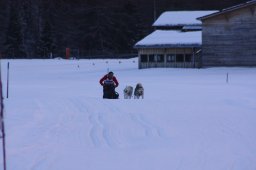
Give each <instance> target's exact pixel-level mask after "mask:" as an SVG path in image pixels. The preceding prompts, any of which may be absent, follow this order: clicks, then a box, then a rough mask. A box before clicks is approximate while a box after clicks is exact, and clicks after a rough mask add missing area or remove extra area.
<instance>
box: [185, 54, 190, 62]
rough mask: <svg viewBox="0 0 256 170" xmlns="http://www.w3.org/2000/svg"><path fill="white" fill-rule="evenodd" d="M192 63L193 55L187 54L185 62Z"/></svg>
mask: <svg viewBox="0 0 256 170" xmlns="http://www.w3.org/2000/svg"><path fill="white" fill-rule="evenodd" d="M191 61H192V55H191V54H186V55H185V62H191Z"/></svg>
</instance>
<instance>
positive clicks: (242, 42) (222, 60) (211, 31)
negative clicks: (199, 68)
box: [202, 5, 256, 67]
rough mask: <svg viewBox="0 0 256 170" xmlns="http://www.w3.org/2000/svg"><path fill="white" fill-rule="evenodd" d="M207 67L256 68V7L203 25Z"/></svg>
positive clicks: (203, 48)
mask: <svg viewBox="0 0 256 170" xmlns="http://www.w3.org/2000/svg"><path fill="white" fill-rule="evenodd" d="M202 34H203V35H202V65H203V66H206V67H207V66H256V5H254V6H253V7H250V8H249V7H248V8H244V9H239V10H236V11H234V12H232V13H229V14H225V15H221V16H216V17H213V18H209V19H206V20H205V21H203V31H202Z"/></svg>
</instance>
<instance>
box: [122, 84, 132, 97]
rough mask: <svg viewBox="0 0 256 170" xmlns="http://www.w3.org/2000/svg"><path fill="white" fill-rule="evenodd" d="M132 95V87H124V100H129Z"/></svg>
mask: <svg viewBox="0 0 256 170" xmlns="http://www.w3.org/2000/svg"><path fill="white" fill-rule="evenodd" d="M132 93H133V87H132V86H126V87H125V89H124V98H125V99H131V98H132Z"/></svg>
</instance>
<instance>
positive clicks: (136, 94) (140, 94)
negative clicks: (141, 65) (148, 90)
mask: <svg viewBox="0 0 256 170" xmlns="http://www.w3.org/2000/svg"><path fill="white" fill-rule="evenodd" d="M140 97H141V98H142V99H143V98H144V88H143V86H142V84H141V83H138V84H137V85H136V87H135V90H134V99H139V98H140Z"/></svg>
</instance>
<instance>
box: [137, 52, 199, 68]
mask: <svg viewBox="0 0 256 170" xmlns="http://www.w3.org/2000/svg"><path fill="white" fill-rule="evenodd" d="M193 50H194V51H193ZM197 50H199V48H195V49H193V48H145V49H139V62H138V67H139V69H143V68H156V67H161V68H164V67H172V68H198V67H200V65H199V62H198V61H199V59H198V58H197V57H198V56H195V58H193V59H192V61H191V62H166V55H167V54H192V55H193V53H194V52H196V51H197ZM143 54H146V55H150V54H163V55H164V58H165V59H164V60H165V61H164V62H146V63H142V62H141V61H140V55H143Z"/></svg>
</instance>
